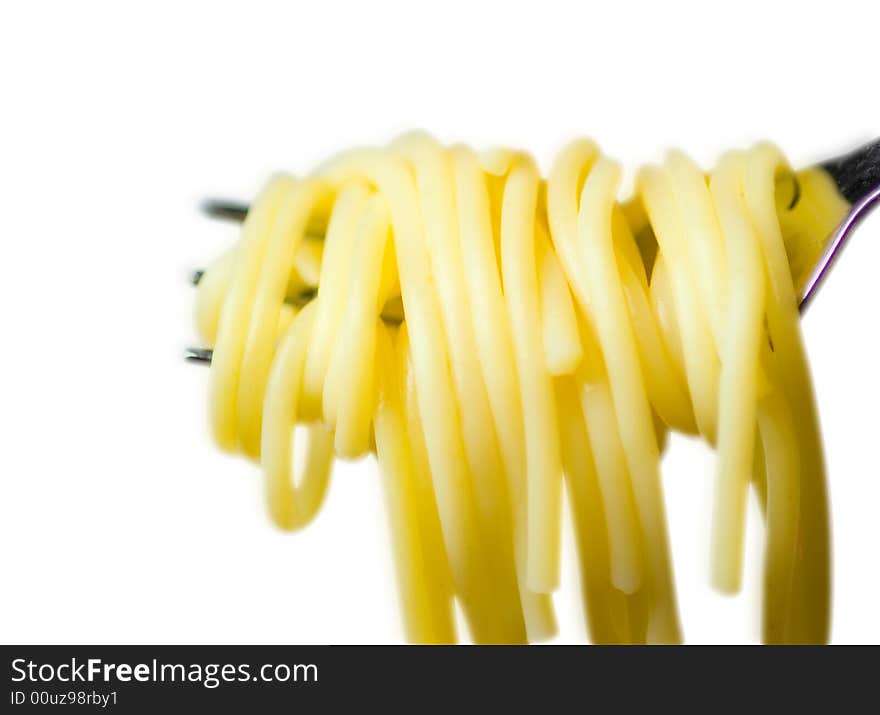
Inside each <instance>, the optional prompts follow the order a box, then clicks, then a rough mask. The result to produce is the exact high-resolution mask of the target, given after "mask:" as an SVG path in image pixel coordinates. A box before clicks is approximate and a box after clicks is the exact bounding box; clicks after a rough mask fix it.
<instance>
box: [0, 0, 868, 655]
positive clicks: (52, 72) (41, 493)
mask: <svg viewBox="0 0 880 715" xmlns="http://www.w3.org/2000/svg"><path fill="white" fill-rule="evenodd" d="M812 8H817V9H812ZM857 13H860V19H858V21H856V22H853V21H852V18H853V17H854V16H855V15H856V14H857ZM878 19H880V12H878V10H877V5H876V4H873V3H867V2H851V3H850V2H842V1H840V0H838V1H837V2H835V3H833V4H828V3H803V2H790V3H782V2H780V3H772V4H771V3H768V2H746V1H744V0H740V1H739V2H736V3H723V4H716V3H698V2H693V3H677V2H670V1H669V0H667V1H666V2H660V3H650V2H645V3H627V2H610V1H609V2H605V3H572V2H568V3H554V2H549V1H547V0H544V1H543V2H540V3H538V2H533V3H515V2H495V3H480V2H476V1H475V0H470V1H469V2H464V3H457V2H451V1H450V0H445V1H444V2H436V3H433V2H432V3H414V2H404V1H402V0H401V1H399V2H388V1H383V0H372V1H371V2H368V3H355V2H351V3H340V2H309V3H277V4H264V3H257V2H247V3H245V2H242V3H238V4H227V3H221V2H211V3H203V4H200V3H179V2H174V3H162V2H151V3H111V2H107V3H92V2H81V3H57V4H48V3H42V2H33V3H5V4H4V5H3V9H2V10H0V68H2V69H0V78H2V94H0V96H2V102H3V109H2V110H0V197H2V198H0V202H2V203H0V205H2V233H3V237H2V242H0V245H2V260H0V304H2V323H0V326H2V327H0V330H2V336H3V339H2V348H0V440H2V442H0V443H2V449H0V489H2V495H0V572H2V574H3V584H4V585H3V588H2V589H0V634H2V636H0V638H2V640H3V641H4V642H8V643H23V642H38V643H49V642H61V643H65V642H88V643H97V642H109V643H117V642H118V643H135V642H141V643H153V642H171V643H190V642H208V643H215V642H217V643H219V642H230V643H251V642H253V643H259V642H268V643H276V642H277V643H297V642H301V643H312V642H386V641H391V642H396V641H399V640H400V639H401V638H402V631H401V627H400V624H399V621H398V616H397V604H396V594H395V588H394V581H393V575H392V573H391V562H390V554H389V544H388V534H387V531H386V526H385V521H384V513H383V508H382V503H381V498H380V497H381V494H380V491H379V484H378V480H377V474H376V469H375V465H374V464H373V462H372V461H364V462H361V463H357V464H346V463H342V464H338V466H337V469H336V472H335V474H334V480H333V485H332V488H331V491H330V495H329V498H328V500H327V503H326V505H325V508H324V510H323V512H322V513H321V514H320V516H319V518H318V519H317V521H316V522H315V523H314V524H313V525H312V526H310V527H309V528H308V529H307V530H306V531H304V532H302V533H298V534H293V535H290V534H283V533H281V532H278V531H276V530H275V529H274V528H273V527H272V526H270V524H269V522H268V519H267V517H266V516H265V514H264V513H263V510H262V499H261V489H260V484H259V472H258V470H257V468H256V467H255V466H254V465H251V464H249V463H247V462H245V461H244V460H242V459H240V458H230V457H228V456H225V455H222V454H220V453H218V452H217V451H216V450H215V449H214V447H213V445H212V444H211V441H210V439H209V437H208V433H207V424H206V385H207V371H206V370H204V369H202V368H199V367H197V366H193V365H189V364H186V363H184V361H183V360H182V359H181V351H182V348H183V347H184V346H185V345H186V344H188V343H189V342H191V341H192V340H193V336H194V331H193V329H192V326H191V308H192V299H193V294H192V290H191V288H190V287H189V286H188V284H187V277H188V272H189V270H190V269H191V268H193V267H197V266H200V265H203V264H204V262H205V261H206V260H208V259H210V258H212V257H213V256H215V255H216V254H217V253H218V252H220V251H221V250H222V249H223V248H224V247H225V246H227V245H229V243H230V242H231V241H232V240H233V239H234V237H235V233H234V229H233V228H232V227H231V226H229V225H224V224H219V223H216V222H211V221H208V220H207V219H204V218H202V217H201V216H199V214H198V213H197V211H196V204H197V201H198V200H199V199H200V198H201V197H203V196H208V195H215V194H216V195H221V196H232V197H240V198H243V199H248V198H250V197H251V196H252V195H253V194H254V192H255V191H256V190H258V188H259V187H260V186H261V183H262V182H263V180H264V179H265V178H266V177H267V175H268V174H269V173H270V172H272V171H274V170H278V169H283V170H289V171H292V172H306V171H308V170H309V169H310V168H311V167H312V166H313V165H314V164H315V163H316V162H318V161H320V160H321V159H323V158H324V157H326V156H327V155H329V154H331V153H334V152H336V151H337V150H339V149H342V148H345V147H347V146H349V145H352V144H362V143H384V142H386V141H388V140H390V139H391V138H392V137H393V136H395V135H396V134H397V133H398V132H400V131H403V130H406V129H410V128H423V129H427V130H428V131H430V132H432V133H434V134H435V135H436V136H438V137H439V138H440V139H441V140H443V141H449V142H451V141H467V142H469V143H472V144H474V145H476V146H481V147H482V146H486V145H491V144H498V143H504V144H513V145H516V146H522V147H525V148H528V149H530V150H531V151H532V152H533V153H534V155H535V157H536V158H537V159H538V161H539V162H540V164H541V166H542V167H543V168H544V169H545V170H546V169H547V167H548V166H549V163H550V161H551V160H552V158H553V156H554V152H555V151H556V150H558V149H559V148H560V147H561V146H562V145H563V144H564V143H565V142H566V141H568V140H569V139H572V138H574V137H576V136H579V135H584V134H588V135H590V136H592V137H594V138H595V139H596V140H598V141H599V142H600V144H601V145H602V147H603V148H604V150H605V151H606V152H608V153H610V154H612V155H614V156H616V157H617V158H619V159H620V160H622V161H623V162H624V163H625V164H626V166H627V167H628V168H629V169H630V170H632V169H633V168H634V167H635V166H636V165H637V164H638V163H640V162H644V161H650V160H656V159H659V158H660V157H661V156H662V151H663V150H664V149H666V148H668V147H670V146H678V147H681V148H683V149H685V150H686V151H688V152H689V153H690V154H691V155H692V156H694V157H695V158H696V159H697V160H698V161H700V162H701V163H702V164H703V165H705V166H708V165H711V163H712V162H713V160H714V159H715V158H716V157H717V156H718V154H719V153H720V151H721V150H723V149H724V148H727V147H732V146H743V145H748V144H750V143H751V142H753V141H754V140H756V139H759V138H769V139H771V140H773V141H775V142H776V143H778V144H779V145H780V146H781V147H782V148H783V150H784V151H785V152H786V153H787V154H788V156H789V157H790V159H791V161H792V162H793V163H794V164H795V165H803V164H806V163H809V162H811V161H813V160H816V159H819V158H822V157H825V156H828V155H834V154H835V153H837V152H839V151H840V150H842V149H847V148H849V147H851V146H855V145H857V144H859V143H860V142H862V141H864V140H866V139H870V138H872V137H873V136H877V135H878V134H880V95H878V93H877V82H876V57H877V54H876V29H877V27H878ZM869 72H873V73H874V74H875V76H874V78H873V79H872V80H870V81H869V82H867V83H866V82H865V81H864V77H863V76H862V77H860V75H867V74H868V73H869ZM878 264H880V213H878V215H875V216H873V217H872V218H871V219H870V220H869V221H867V222H865V224H864V225H863V226H862V227H861V228H860V229H859V231H858V233H857V234H856V236H855V238H854V240H853V243H852V245H851V246H850V248H849V250H848V251H847V252H846V254H845V256H844V258H843V261H842V262H841V265H840V266H839V269H838V270H837V271H836V272H835V273H834V275H833V277H832V278H831V280H830V281H829V282H828V284H827V285H825V286H824V287H823V289H822V293H821V296H820V297H819V299H818V300H817V301H816V302H815V304H814V305H813V307H812V309H811V311H810V313H809V314H808V315H807V317H806V320H805V331H806V337H807V342H808V348H809V352H810V357H811V359H812V365H813V370H814V374H815V379H816V384H817V391H818V398H819V404H820V411H821V415H822V422H823V428H824V433H825V438H826V445H827V458H828V463H829V471H830V482H831V495H832V503H833V515H834V554H835V576H834V584H835V598H834V631H833V638H834V640H835V641H836V642H873V643H876V642H878V641H880V612H878V609H877V605H876V604H877V603H878V602H880V577H878V570H877V559H876V553H877V550H878V547H880V520H878V519H877V505H878V503H880V456H878V450H877V442H878V439H880V430H878V427H880V418H878V413H877V410H876V405H877V403H878V400H880V378H878V372H877V365H878V362H880V339H878V335H877V325H878V321H877V318H876V315H877V311H878V309H880V296H878V295H877V294H876V290H877V277H876V274H875V267H876V266H877V265H878ZM865 328H869V329H868V330H865ZM663 466H664V474H665V476H664V481H665V487H666V493H667V502H668V506H669V512H670V514H669V519H670V524H671V530H672V544H673V549H674V558H675V566H676V577H677V581H678V587H679V592H680V600H681V609H682V619H683V622H684V626H685V632H686V637H687V639H688V641H689V642H693V643H697V642H753V641H755V640H757V638H758V632H759V631H758V622H759V619H758V612H757V606H758V590H759V586H760V582H759V573H760V556H761V542H762V539H763V533H762V528H761V527H760V524H759V517H758V513H757V509H756V508H755V507H754V505H753V509H752V513H751V515H750V519H751V521H750V530H749V534H748V551H749V553H748V557H747V558H748V561H747V574H748V575H747V578H746V581H745V588H744V592H743V594H742V595H740V596H739V597H736V598H728V597H723V596H721V595H719V594H717V593H715V592H713V591H712V590H711V588H710V587H709V585H708V548H707V543H706V542H707V535H708V528H709V512H710V497H711V484H712V474H713V459H712V455H711V454H710V453H709V452H708V450H707V449H706V448H705V447H704V446H703V445H702V444H700V443H698V442H694V441H689V440H686V439H675V440H673V442H672V445H671V449H670V450H669V451H668V453H667V456H666V458H665V461H664V465H663ZM566 538H567V543H566V546H567V547H571V546H572V544H571V541H570V535H568V534H567V536H566ZM563 577H564V588H563V590H562V591H561V592H560V593H559V594H557V596H556V603H557V607H558V612H559V617H560V623H561V635H560V637H559V642H577V641H582V640H583V639H584V637H585V630H584V625H583V620H582V616H581V612H580V608H579V605H578V596H577V591H578V589H577V574H576V570H575V568H574V558H573V555H572V549H571V548H568V551H567V554H566V561H565V570H564V574H563Z"/></svg>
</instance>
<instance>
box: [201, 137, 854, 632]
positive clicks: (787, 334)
mask: <svg viewBox="0 0 880 715" xmlns="http://www.w3.org/2000/svg"><path fill="white" fill-rule="evenodd" d="M793 176H794V174H793V172H792V171H791V170H790V169H789V168H788V166H787V164H786V163H785V160H784V159H783V157H782V156H781V155H780V153H779V152H778V151H777V150H776V149H775V148H773V147H771V146H769V145H766V144H760V145H758V146H756V147H754V148H752V149H749V150H747V151H737V152H730V153H729V154H727V155H725V156H724V157H722V159H721V161H720V162H719V164H718V166H717V168H716V169H714V170H713V171H712V172H710V173H709V174H708V175H706V174H704V173H703V172H702V171H701V170H700V169H699V168H698V167H696V166H695V165H694V164H693V162H691V161H690V159H688V158H687V157H686V156H685V155H683V154H682V153H680V152H671V153H670V154H669V155H668V156H667V158H666V159H665V160H664V161H663V163H662V164H659V165H657V166H648V167H645V168H643V169H642V170H641V171H640V172H639V173H638V175H637V181H636V192H635V195H634V196H633V197H632V198H631V199H629V200H628V201H627V202H625V203H622V202H620V201H619V199H618V187H619V183H620V177H621V169H620V167H619V165H618V164H617V163H616V162H614V161H613V160H611V159H609V158H607V157H605V156H603V155H602V154H601V153H600V151H599V149H598V148H597V147H596V145H595V144H593V143H591V142H589V141H577V142H574V143H573V144H571V145H570V146H568V147H567V148H566V149H565V150H564V151H563V152H562V153H561V154H560V156H559V158H558V159H557V161H556V163H555V165H554V167H553V169H552V171H551V172H550V174H549V176H548V178H547V179H546V180H545V179H542V178H541V176H540V174H539V172H538V170H537V167H536V166H535V164H534V162H533V161H532V160H531V158H529V157H528V156H527V155H525V154H523V153H521V152H516V151H511V150H493V151H491V152H487V153H485V154H482V155H478V154H476V153H474V152H473V151H472V150H470V149H469V148H467V147H463V146H454V147H451V148H446V147H443V146H441V145H440V144H438V143H437V142H436V141H435V140H433V139H432V138H430V137H428V136H426V135H423V134H411V135H407V136H404V137H402V138H400V139H398V140H397V141H395V142H394V143H393V144H391V145H390V146H389V147H388V148H385V149H364V150H357V151H352V152H349V153H346V154H343V155H341V156H339V157H337V158H336V159H334V160H332V161H330V162H329V163H327V164H326V165H325V166H323V167H322V168H320V169H319V170H318V171H316V172H315V173H314V174H313V175H311V176H307V177H303V178H298V179H294V178H292V177H288V176H278V177H276V178H274V179H272V180H271V181H270V182H269V184H268V186H267V187H266V189H265V190H264V191H263V193H262V194H261V196H260V197H259V198H258V199H257V200H256V201H255V202H254V204H253V205H252V207H251V209H250V211H249V212H248V214H247V217H246V219H245V222H244V225H243V229H242V236H241V240H240V241H239V243H238V244H237V245H236V246H235V248H233V249H232V250H231V251H228V252H227V253H226V254H224V255H223V256H221V257H220V258H219V259H218V260H217V261H216V262H215V264H214V265H213V266H212V267H210V268H209V269H208V270H207V271H206V273H205V274H204V277H203V278H202V280H201V281H200V284H199V296H198V299H197V303H196V318H197V320H196V322H197V326H198V328H199V331H200V333H201V336H202V339H203V340H204V341H205V343H206V344H207V345H209V346H211V347H212V348H213V351H214V352H213V364H212V368H211V370H212V376H211V383H210V413H211V426H212V431H213V434H214V437H215V439H216V441H217V443H218V445H219V446H220V447H222V448H224V449H227V450H237V451H241V452H243V453H244V454H246V455H247V456H249V457H251V458H253V459H255V460H258V461H259V462H260V463H261V465H262V469H263V472H264V474H265V484H266V487H265V493H266V499H267V503H268V507H269V513H270V515H271V517H272V519H273V520H274V521H275V523H276V524H278V526H280V527H281V528H284V529H296V528H300V527H302V526H304V525H305V524H307V523H308V522H309V521H310V520H311V519H312V518H313V517H314V516H315V514H316V512H317V511H318V509H319V508H320V506H321V502H322V500H323V497H324V494H325V492H326V487H327V484H328V480H329V476H330V470H331V466H332V462H333V459H334V455H335V456H337V457H343V458H354V457H359V456H361V455H363V454H366V453H368V452H371V451H372V452H375V453H376V455H377V458H378V461H379V466H380V470H381V474H382V483H383V491H384V495H385V503H386V508H387V512H388V519H389V524H390V533H391V536H392V542H393V554H394V559H395V562H396V568H397V576H398V591H399V600H400V604H401V608H402V612H403V623H404V627H405V632H406V635H407V638H408V639H409V640H410V641H411V642H416V643H448V642H455V641H456V640H457V638H458V634H457V633H456V628H455V620H454V616H453V613H454V609H453V606H454V603H455V602H456V601H457V602H458V603H459V604H460V606H461V608H462V610H463V612H464V614H465V618H466V621H467V628H468V633H469V636H470V638H471V639H472V640H473V641H474V642H477V643H524V642H534V641H540V640H544V639H547V638H550V637H552V636H553V635H554V633H555V632H556V621H555V616H554V613H553V607H552V603H551V594H552V593H553V591H554V590H556V588H557V587H558V586H559V574H560V550H561V522H562V509H563V505H564V503H565V500H564V498H563V497H564V492H565V493H567V501H568V503H569V505H570V508H571V510H572V515H573V523H574V527H575V532H576V544H577V548H578V559H579V563H580V566H581V589H582V593H583V596H584V604H585V612H586V616H587V622H588V624H589V629H590V633H591V637H592V639H593V640H594V642H598V643H676V642H679V641H680V640H681V639H682V631H681V626H680V622H679V613H678V606H677V603H676V595H675V585H674V577H673V568H672V561H671V554H670V550H669V543H668V535H667V525H666V510H665V505H664V497H663V491H662V484H661V479H660V456H661V451H662V447H663V444H664V443H665V435H666V432H667V430H669V429H675V430H680V431H682V432H686V433H699V434H700V435H702V436H703V437H704V438H705V439H706V441H707V442H708V443H710V444H711V445H713V446H714V447H715V448H716V450H717V454H718V458H717V464H718V467H717V474H716V475H715V500H714V513H713V533H712V549H711V551H712V567H711V579H712V582H713V584H714V585H715V586H716V587H717V588H719V589H720V590H722V591H726V592H734V591H736V590H737V589H738V588H739V586H740V582H741V574H742V569H743V564H742V561H743V541H744V536H743V535H744V529H745V515H746V501H747V496H748V493H749V489H750V488H754V489H755V491H756V492H757V494H758V497H759V500H760V503H761V504H762V507H763V510H764V514H765V519H766V522H767V540H766V557H765V563H764V616H763V633H764V639H765V641H767V642H773V643H785V642H809V643H814V642H824V641H825V640H827V638H828V631H829V608H830V606H829V603H830V601H829V598H830V596H829V578H830V575H829V571H830V564H829V543H828V539H829V536H828V507H827V503H826V496H825V482H824V480H825V477H824V466H823V457H822V448H821V443H820V436H819V425H818V419H817V415H816V410H815V406H814V403H813V396H812V387H811V384H810V377H809V372H808V368H807V363H806V357H805V352H804V347H803V342H802V339H801V334H800V330H799V324H798V309H797V295H798V293H797V291H798V290H799V288H800V285H801V284H802V281H803V278H804V276H805V274H806V272H808V271H809V270H810V268H811V267H812V265H813V263H814V261H815V259H816V257H817V256H818V253H819V252H820V251H821V250H822V242H821V239H820V238H818V237H820V236H822V235H823V233H822V232H823V231H825V233H827V230H826V229H827V224H828V216H829V215H831V214H834V213H835V212H837V211H839V209H840V203H839V202H840V201H842V199H839V197H836V196H835V195H834V193H833V188H831V187H830V186H827V185H826V184H824V183H823V179H822V177H821V176H819V175H816V174H815V173H811V172H809V171H807V172H802V173H801V174H800V175H798V177H797V178H798V181H799V182H800V189H801V191H802V192H803V193H804V196H803V197H802V200H801V201H799V202H798V203H797V204H796V205H795V206H794V207H793V208H792V207H790V206H789V204H790V203H791V202H790V200H789V199H790V187H791V185H792V183H793V182H792V178H793ZM316 236H318V237H321V236H322V237H323V238H315V237H316ZM299 294H306V295H307V297H311V296H314V297H313V299H311V300H310V301H309V302H308V303H307V305H305V307H302V304H303V303H304V302H305V301H304V300H298V299H297V297H298V295H299ZM297 424H306V425H308V430H307V444H305V445H299V444H297V445H296V449H306V450H307V457H306V459H305V460H304V462H303V464H304V467H303V470H304V471H303V474H301V475H296V476H294V474H293V473H292V469H293V467H292V465H293V463H294V459H293V449H294V445H293V434H294V427H295V425H297Z"/></svg>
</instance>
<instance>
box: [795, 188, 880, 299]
mask: <svg viewBox="0 0 880 715" xmlns="http://www.w3.org/2000/svg"><path fill="white" fill-rule="evenodd" d="M878 204H880V186H875V187H874V189H873V190H872V191H869V192H868V193H867V194H865V195H864V196H862V198H860V199H859V200H858V201H856V203H855V204H853V207H852V208H851V209H850V210H849V213H847V215H846V216H845V217H844V219H843V221H842V222H841V224H840V225H839V226H838V227H837V230H836V231H835V232H834V235H833V236H832V237H831V240H830V241H829V242H828V246H827V248H826V249H825V251H824V252H823V253H822V257H821V258H820V259H819V262H818V263H817V264H816V267H815V268H813V272H812V273H810V277H809V278H808V279H807V282H806V284H805V285H804V292H803V295H802V296H801V302H800V311H801V313H803V312H804V311H805V310H806V309H807V307H808V306H809V305H810V302H811V301H812V299H813V297H814V296H815V295H816V288H817V286H818V285H819V284H820V283H821V282H822V280H823V279H825V278H826V277H827V275H828V273H829V272H830V271H831V268H832V266H833V265H834V263H835V261H836V260H837V256H838V255H839V254H840V253H841V252H842V250H843V247H844V246H845V245H846V242H847V241H846V239H847V238H848V237H849V235H850V234H851V233H852V230H853V228H854V227H855V225H856V224H857V223H858V222H859V221H861V220H862V219H863V218H864V217H865V216H867V215H868V214H869V213H870V212H871V209H873V208H875V207H876V206H877V205H878Z"/></svg>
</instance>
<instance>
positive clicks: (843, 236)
mask: <svg viewBox="0 0 880 715" xmlns="http://www.w3.org/2000/svg"><path fill="white" fill-rule="evenodd" d="M813 168H817V169H820V170H821V171H824V172H825V173H826V174H827V175H828V176H829V177H830V178H831V179H832V180H833V181H834V184H835V185H836V186H837V189H838V191H839V192H840V195H841V196H842V197H843V199H845V201H846V203H847V204H848V206H849V209H848V210H847V211H846V213H845V214H844V215H843V217H842V219H841V221H840V223H839V224H838V225H837V227H836V228H835V229H834V231H833V232H832V233H831V236H829V238H828V239H827V241H826V242H825V249H824V251H823V252H822V255H821V257H820V258H819V260H818V261H817V262H816V264H815V266H814V267H813V270H812V271H811V272H810V274H809V276H808V277H807V279H806V281H805V283H804V286H803V289H802V291H801V295H800V302H799V307H800V312H801V314H803V313H804V311H806V309H807V308H808V307H809V305H810V304H811V302H812V300H813V298H815V296H816V293H817V290H818V288H819V286H820V285H821V284H822V282H823V281H825V280H827V278H828V275H829V273H830V272H831V269H832V268H833V266H834V265H835V263H836V262H837V258H838V257H839V255H840V254H841V252H842V249H843V247H844V246H845V245H846V244H847V243H848V239H849V237H850V236H851V235H852V233H853V229H854V228H855V226H856V225H857V224H858V223H859V222H860V221H861V220H862V219H864V218H865V216H867V215H868V214H869V213H870V212H871V210H872V209H873V208H875V207H876V206H877V205H878V204H880V139H875V140H873V141H870V142H868V143H867V144H864V145H862V146H860V147H859V148H857V149H855V150H853V151H851V152H849V153H847V154H844V155H842V156H838V157H834V158H832V159H828V160H826V161H823V162H821V163H819V164H817V165H816V166H815V167H813ZM800 196H801V192H800V187H799V185H797V179H795V191H794V198H793V200H792V203H791V205H790V206H789V208H793V207H794V206H795V205H796V203H797V201H798V199H799V198H800ZM201 209H202V211H203V212H204V213H205V214H206V215H207V216H209V217H211V218H216V219H225V220H230V221H237V222H241V221H244V219H245V217H246V216H247V213H248V205H247V204H245V203H241V202H238V201H228V200H225V199H207V200H205V201H204V202H203V203H202V205H201ZM203 273H204V271H201V270H197V271H194V272H193V274H192V283H193V284H194V285H197V284H198V282H199V281H200V280H201V277H202V275H203ZM315 295H316V292H315V291H314V290H313V291H310V292H308V293H304V294H303V295H302V296H299V297H298V299H297V300H296V302H297V303H298V304H300V305H304V304H305V303H307V302H308V301H309V300H311V299H312V298H314V296H315ZM212 356H213V351H212V350H210V349H208V348H198V347H190V348H187V349H186V351H185V353H184V357H185V358H186V359H187V360H189V361H191V362H197V363H202V364H210V362H211V358H212Z"/></svg>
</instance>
